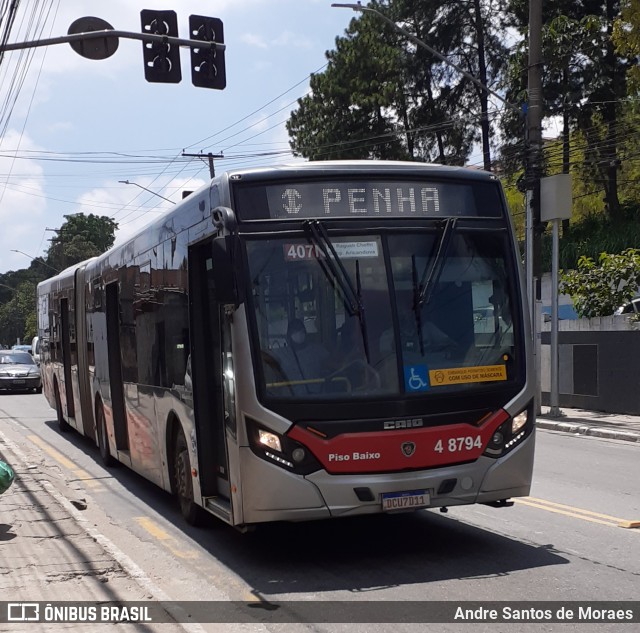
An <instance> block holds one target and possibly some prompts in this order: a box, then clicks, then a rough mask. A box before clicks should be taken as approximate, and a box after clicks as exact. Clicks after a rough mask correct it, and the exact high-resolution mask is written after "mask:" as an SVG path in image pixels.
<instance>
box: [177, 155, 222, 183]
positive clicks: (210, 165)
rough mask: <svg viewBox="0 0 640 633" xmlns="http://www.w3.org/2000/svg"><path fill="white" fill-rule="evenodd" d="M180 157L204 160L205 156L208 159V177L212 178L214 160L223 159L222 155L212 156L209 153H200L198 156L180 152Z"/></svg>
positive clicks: (213, 174) (214, 172)
mask: <svg viewBox="0 0 640 633" xmlns="http://www.w3.org/2000/svg"><path fill="white" fill-rule="evenodd" d="M182 156H184V157H185V158H204V157H205V156H206V157H207V158H208V159H209V176H211V178H213V177H214V176H215V175H216V170H215V167H214V166H213V159H214V158H224V154H212V153H211V152H209V153H208V154H203V153H202V152H200V153H199V154H187V153H186V152H182Z"/></svg>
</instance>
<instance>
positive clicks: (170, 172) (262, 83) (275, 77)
mask: <svg viewBox="0 0 640 633" xmlns="http://www.w3.org/2000/svg"><path fill="white" fill-rule="evenodd" d="M331 1H332V0H214V1H211V0H208V1H206V0H153V1H151V2H141V1H140V0H109V2H104V1H103V0H84V1H83V0H21V4H20V9H19V12H18V14H17V17H16V20H15V23H14V27H13V29H12V31H11V36H10V38H9V41H10V42H20V41H32V40H36V39H43V38H53V37H60V36H63V35H65V34H66V33H67V32H68V29H69V26H70V25H71V24H72V23H73V22H74V21H75V20H76V19H77V18H80V17H84V16H95V17H99V18H102V19H104V20H106V21H107V22H108V23H109V24H111V25H112V26H113V27H114V29H116V30H121V31H129V32H136V33H138V32H140V31H141V23H140V11H141V10H142V9H158V10H165V9H172V10H174V11H175V12H176V13H177V17H178V29H179V35H180V36H181V37H183V38H187V37H189V34H188V24H189V16H190V15H192V14H194V15H204V16H210V17H217V18H220V19H221V20H222V22H223V24H224V40H225V45H226V53H225V54H226V75H227V87H226V89H224V90H211V89H206V88H198V87H195V86H193V85H192V83H191V71H190V65H189V50H188V49H186V48H185V49H182V51H181V63H182V64H181V65H182V82H181V83H179V84H163V83H149V82H147V81H146V80H145V77H144V65H143V54H142V43H141V42H140V41H138V40H131V39H121V40H120V42H119V47H118V50H117V51H116V52H115V54H114V55H113V56H111V57H109V58H108V59H104V60H98V61H96V60H88V59H85V58H83V57H81V56H80V55H78V54H77V53H75V52H74V51H73V50H72V49H71V47H70V45H69V44H67V43H65V44H58V45H54V46H48V47H42V48H33V49H30V50H28V51H26V50H25V51H9V52H5V53H4V58H3V59H2V62H1V64H0V273H5V272H7V271H9V270H18V269H22V268H27V267H28V266H29V265H30V259H31V258H34V257H38V256H43V255H44V254H45V253H46V250H47V248H48V247H49V241H48V240H50V239H51V237H53V235H54V233H53V232H52V230H51V229H57V228H59V227H60V226H61V225H62V224H63V223H64V216H65V215H71V214H74V213H86V214H89V213H92V214H95V215H100V216H109V217H111V218H113V219H114V220H115V221H116V222H117V223H118V224H119V228H118V231H117V233H116V243H118V242H121V241H123V240H124V239H126V238H127V237H128V236H130V235H131V234H132V233H133V232H135V231H137V230H139V229H140V228H142V227H143V226H144V225H145V224H147V223H149V222H151V221H152V220H154V219H155V218H157V217H158V215H159V214H161V213H163V212H165V211H166V210H167V209H168V208H170V207H171V206H173V205H172V204H171V202H168V201H166V200H163V199H162V198H161V197H159V196H162V197H163V198H167V199H169V200H172V201H176V202H177V201H179V200H180V198H181V195H182V193H181V192H182V190H184V189H187V190H193V189H195V188H197V187H199V186H201V185H203V184H204V183H206V182H207V181H208V179H209V168H208V164H207V162H206V161H205V160H202V159H200V158H192V159H188V160H185V159H184V158H182V157H181V154H182V153H183V152H186V153H195V154H197V153H200V152H202V153H205V154H206V153H209V152H212V153H214V154H219V153H220V154H223V155H224V156H225V158H224V159H220V160H216V172H217V173H219V172H221V171H223V170H224V169H226V168H233V167H236V166H250V165H251V166H254V165H255V166H258V165H267V164H280V163H283V162H291V161H292V157H291V154H284V155H280V156H276V157H273V156H268V157H265V156H259V154H264V153H266V152H274V151H276V152H278V151H287V150H288V149H289V143H288V135H287V132H286V128H285V122H286V120H287V119H288V117H289V115H290V112H291V111H292V110H293V109H295V107H296V103H297V99H299V98H300V97H303V96H304V95H305V94H307V92H308V90H309V75H310V74H312V73H314V72H320V71H322V70H323V69H324V67H325V64H326V56H325V52H326V51H327V50H332V49H333V48H334V45H335V38H336V37H339V36H343V35H344V32H345V29H346V28H347V26H348V25H349V22H350V20H351V19H352V18H353V17H355V16H356V15H357V14H356V13H354V12H353V11H351V10H349V9H340V8H332V7H331ZM46 11H48V12H46ZM36 28H37V30H36ZM121 180H128V181H130V182H131V183H136V184H129V185H127V184H122V183H120V182H119V181H121ZM143 188H146V189H149V190H151V191H153V192H155V193H157V194H159V196H157V195H154V194H153V193H150V192H148V191H146V190H145V189H143ZM14 251H21V252H14Z"/></svg>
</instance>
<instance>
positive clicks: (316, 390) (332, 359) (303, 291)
mask: <svg viewBox="0 0 640 633" xmlns="http://www.w3.org/2000/svg"><path fill="white" fill-rule="evenodd" d="M332 244H333V247H334V248H335V251H336V253H337V256H338V258H339V260H340V262H341V263H342V265H343V266H344V269H345V272H346V277H345V276H344V275H342V274H340V273H338V274H337V275H336V270H337V269H338V266H337V264H336V265H332V264H334V262H327V261H326V257H325V255H324V254H323V253H322V251H321V249H320V248H319V246H317V245H313V244H310V243H309V242H307V241H306V240H304V239H290V238H289V239H277V240H265V241H254V242H250V243H249V244H248V254H249V267H250V274H251V284H252V296H253V306H254V310H255V319H256V327H257V331H258V345H259V348H260V364H261V369H262V374H263V376H264V390H265V393H266V395H267V396H268V397H274V398H283V399H293V398H295V399H305V398H312V399H318V398H320V399H331V398H336V399H339V398H344V397H347V396H349V397H351V396H362V397H367V398H369V397H372V396H376V395H382V394H388V393H395V392H397V391H398V379H397V375H394V376H393V377H392V378H391V380H389V381H383V380H382V379H381V376H380V374H379V371H378V370H377V369H376V366H377V365H379V363H380V361H381V356H380V350H379V346H378V338H379V336H380V334H381V332H382V331H384V330H385V329H387V328H389V327H390V326H391V323H392V318H391V306H390V303H389V300H388V297H389V294H388V293H389V290H388V284H387V275H386V271H385V265H384V257H383V250H382V244H381V240H380V238H378V237H370V236H367V237H366V238H358V239H346V238H335V239H333V240H332ZM331 259H333V258H331ZM350 289H353V290H355V295H358V296H359V305H358V300H357V299H356V297H355V296H354V293H353V292H351V290H350ZM391 353H392V354H393V353H394V352H393V351H392V352H391Z"/></svg>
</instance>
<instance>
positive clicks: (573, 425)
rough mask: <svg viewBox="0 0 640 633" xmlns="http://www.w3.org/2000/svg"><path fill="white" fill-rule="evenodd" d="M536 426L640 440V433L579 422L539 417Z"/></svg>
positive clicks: (625, 439)
mask: <svg viewBox="0 0 640 633" xmlns="http://www.w3.org/2000/svg"><path fill="white" fill-rule="evenodd" d="M536 426H537V427H538V428H540V429H546V430H548V431H560V432H562V433H571V434H573V435H590V436H592V437H602V438H606V439H611V440H624V441H626V442H640V435H639V434H638V433H632V432H629V431H621V430H617V429H607V428H602V427H597V426H591V425H589V424H580V423H579V422H558V421H555V420H543V419H537V420H536Z"/></svg>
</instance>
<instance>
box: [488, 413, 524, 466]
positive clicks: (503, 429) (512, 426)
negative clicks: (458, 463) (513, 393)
mask: <svg viewBox="0 0 640 633" xmlns="http://www.w3.org/2000/svg"><path fill="white" fill-rule="evenodd" d="M533 419H534V415H533V404H530V405H529V406H528V407H527V408H526V409H525V410H524V411H521V412H520V413H518V415H514V416H513V417H512V418H511V419H510V420H507V421H506V422H504V423H502V424H501V425H500V426H499V427H498V428H497V429H496V430H495V431H494V433H493V435H492V436H491V439H490V440H489V443H488V444H487V448H486V449H485V451H484V455H486V456H487V457H502V456H503V455H506V454H507V453H508V452H509V451H510V450H512V449H513V448H515V447H516V446H518V445H519V444H520V443H521V442H522V441H523V440H524V439H525V438H526V437H528V435H529V434H530V433H531V430H532V429H533Z"/></svg>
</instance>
